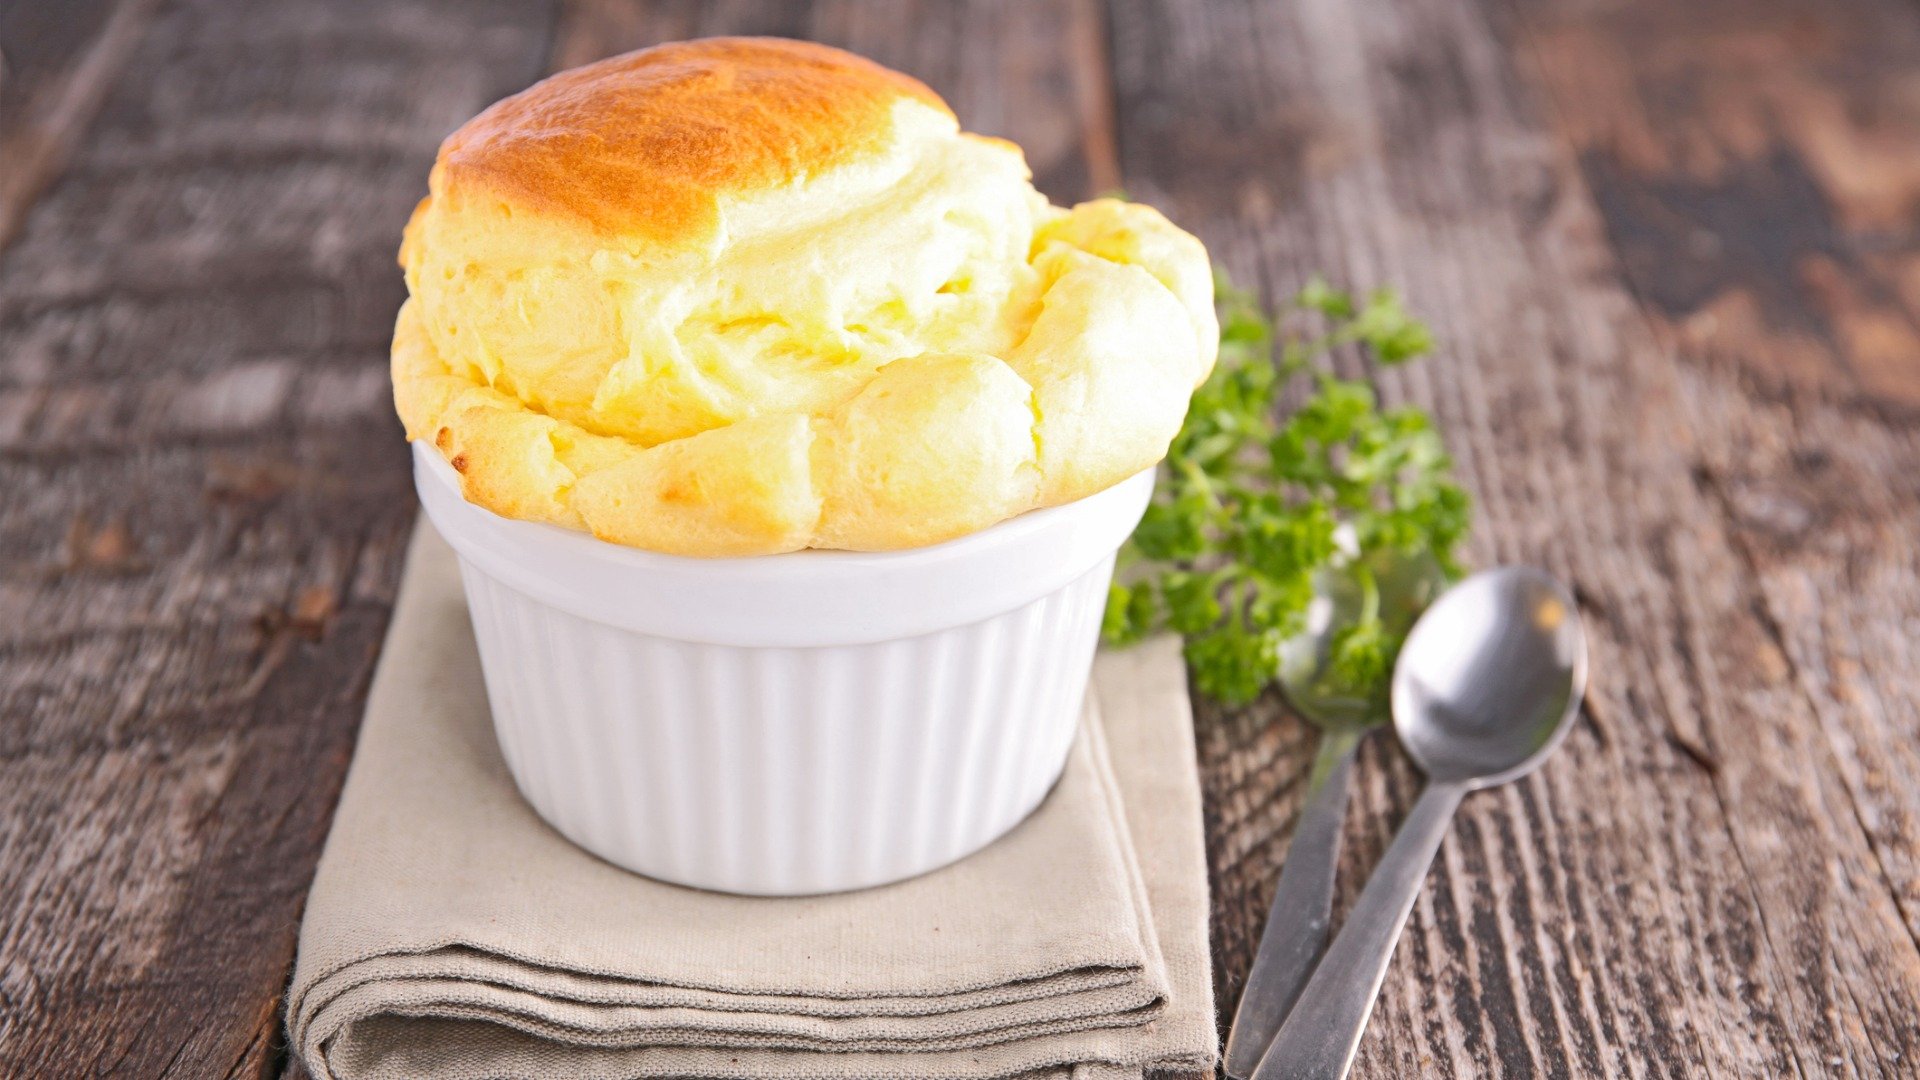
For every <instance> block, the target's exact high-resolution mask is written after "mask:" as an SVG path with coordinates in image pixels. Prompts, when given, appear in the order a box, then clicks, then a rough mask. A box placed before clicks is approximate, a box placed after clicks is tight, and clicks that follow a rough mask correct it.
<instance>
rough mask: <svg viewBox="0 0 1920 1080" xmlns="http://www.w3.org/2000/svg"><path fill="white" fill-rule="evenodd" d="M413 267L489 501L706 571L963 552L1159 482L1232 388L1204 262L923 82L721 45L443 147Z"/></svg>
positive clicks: (477, 486)
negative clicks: (731, 563) (1044, 178)
mask: <svg viewBox="0 0 1920 1080" xmlns="http://www.w3.org/2000/svg"><path fill="white" fill-rule="evenodd" d="M429 189H430V194H429V195H428V197H427V198H426V199H424V200H422V201H421V203H420V206H419V208H418V209H417V210H416V211H415V212H414V215H413V219H412V220H411V221H410V222H408V224H407V229H406V236H405V239H404V241H403V243H402V244H401V248H400V263H401V265H402V266H403V267H405V269H406V278H407V289H408V292H409V293H410V294H411V297H410V299H409V300H408V301H407V302H406V304H405V305H404V306H403V307H402V308H401V309H400V318H399V323H398V325H397V326H396V327H395V328H394V338H393V386H394V400H395V404H396V406H397V408H398V410H399V413H400V418H401V420H402V422H403V423H404V424H405V425H406V430H407V437H408V438H409V439H416V440H427V441H429V442H431V444H432V445H433V446H434V447H436V448H437V449H438V450H439V451H440V453H441V454H442V455H444V456H445V457H446V459H447V460H448V461H449V462H451V463H452V465H453V467H454V468H455V469H456V470H457V471H458V472H459V474H460V482H461V488H462V491H463V493H464V495H465V496H466V498H467V499H468V500H469V501H471V502H473V503H476V504H478V505H480V506H484V507H486V508H487V509H490V510H492V511H494V512H496V513H499V514H502V515H505V516H508V517H514V518H523V519H527V520H531V521H541V522H550V523H553V524H556V525H563V526H567V527H570V528H575V529H584V530H587V531H589V532H591V533H592V534H593V535H595V536H597V537H599V538H601V539H603V540H609V541H612V542H614V543H618V544H626V545H629V546H632V547H637V548H645V549H648V550H652V551H660V552H668V553H672V554H679V555H698V556H736V555H759V554H771V553H775V552H784V551H795V550H798V549H801V548H808V547H814V548H847V549H856V550H887V549H894V548H906V547H914V546H918V545H923V544H931V543H936V542H939V541H942V540H948V539H952V538H954V537H957V536H962V535H964V534H967V533H970V532H974V531H976V530H979V529H983V528H985V527H987V526H989V525H993V524H995V523H997V522H999V521H1003V520H1005V519H1007V518H1009V517H1012V516H1014V515H1016V514H1020V513H1023V512H1025V511H1027V510H1032V509H1035V508H1037V507H1042V506H1053V505H1057V504H1060V503H1065V502H1070V501H1072V500H1075V499H1079V498H1082V497H1084V496H1087V495H1090V494H1093V493H1094V492H1097V491H1100V490H1102V489H1103V488H1106V487H1109V486H1111V485H1113V484H1115V483H1118V482H1119V481H1121V480H1124V479H1126V478H1127V477H1129V476H1132V475H1134V474H1135V473H1138V472H1140V471H1141V470H1143V469H1146V468H1148V467H1150V466H1152V465H1153V464H1154V463H1155V462H1157V461H1159V460H1160V458H1161V457H1162V455H1164V454H1165V453H1166V449H1167V444H1168V443H1169V442H1170V441H1171V440H1172V438H1173V436H1174V434H1175V433H1176V432H1177V431H1178V430H1179V427H1180V423H1181V420H1182V418H1183V417H1184V416H1185V413H1186V408H1187V399H1188V396H1189V395H1190V394H1191V392H1192V390H1193V388H1194V387H1195V386H1196V385H1198V384H1199V383H1200V382H1201V381H1202V380H1203V379H1205V378H1206V375H1207V373H1208V371H1209V370H1211V368H1212V366H1213V361H1214V354H1215V351H1216V349H1217V347H1218V341H1219V333H1218V326H1217V323H1216V320H1215V316H1214V311H1213V279H1212V274H1211V270H1210V266H1209V263H1208V259H1207V254H1206V251H1205V250H1204V249H1203V248H1202V247H1201V245H1200V242H1199V241H1198V240H1196V239H1194V238H1193V237H1192V236H1190V235H1188V234H1187V233H1185V232H1183V231H1181V230H1180V229H1178V228H1176V227H1175V226H1174V225H1172V224H1171V223H1169V222H1168V221H1167V220H1166V218H1164V217H1162V216H1161V215H1160V214H1159V213H1158V212H1157V211H1155V210H1153V209H1151V208H1149V207H1146V206H1141V205H1138V204H1134V203H1126V202H1120V201H1116V200H1111V199H1102V200H1098V201H1095V202H1089V203H1083V204H1081V205H1079V206H1076V207H1074V208H1073V209H1072V210H1063V209H1061V208H1058V207H1055V206H1051V205H1049V204H1048V203H1047V200H1046V199H1045V197H1043V196H1041V195H1040V194H1039V193H1038V192H1036V191H1035V190H1034V189H1033V185H1032V183H1031V180H1030V176H1029V172H1028V169H1027V165H1026V161H1025V159H1024V157H1023V156H1022V155H1021V152H1020V149H1019V148H1018V147H1016V146H1014V145H1013V144H1011V143H1008V142H1005V141H1003V140H999V139H993V138H987V137H983V136H979V135H973V134H970V133H967V132H963V131H961V130H960V127H959V124H958V122H957V121H956V120H955V118H954V115H953V113H952V111H951V110H949V109H948V108H947V106H946V104H945V103H944V102H943V101H941V100H940V98H939V96H938V95H936V94H934V93H933V91H931V90H929V89H928V88H927V87H925V86H923V85H921V84H920V83H918V82H916V81H914V80H913V79H910V78H908V77H906V76H904V75H901V74H899V73H897V72H893V71H889V70H887V69H886V68H883V67H880V66H879V65H877V64H873V63H871V62H869V61H866V60H863V59H861V58H859V57H856V56H853V55H851V54H849V53H845V52H841V51H840V50H837V49H832V48H827V47H825V46H821V45H813V44H806V43H802V42H796V41H785V40H780V39H772V38H712V39H707V40H701V41H689V42H681V43H678V44H671V45H663V46H660V47H657V48H652V49H645V50H642V51H640V52H635V53H628V54H626V55H624V56H617V57H614V58H612V59H609V60H604V61H601V62H599V63H595V64H590V65H587V66H586V67H581V68H576V69H574V70H572V71H567V72H563V73H561V74H559V75H556V76H554V77H553V78H550V79H548V80H546V81H545V82H542V83H539V84H537V85H535V86H533V87H532V88H530V89H528V90H526V91H524V92H522V93H520V94H517V95H515V96H513V97H510V98H507V99H506V100H504V101H501V102H499V103H498V104H496V105H494V106H493V107H491V108H489V109H488V110H486V111H485V112H483V113H481V114H480V115H479V116H477V117H475V118H474V119H473V120H471V121H469V122H468V123H467V124H466V126H464V127H462V128H461V129H460V130H459V131H456V132H454V134H453V135H452V136H451V137H449V138H448V139H447V141H446V142H445V143H444V144H443V145H442V146H441V148H440V154H439V158H438V160H436V161H435V163H434V167H433V173H432V176H431V178H430V182H429Z"/></svg>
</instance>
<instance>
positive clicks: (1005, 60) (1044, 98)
mask: <svg viewBox="0 0 1920 1080" xmlns="http://www.w3.org/2000/svg"><path fill="white" fill-rule="evenodd" d="M1105 29H1106V28H1105V19H1104V11H1103V9H1102V8H1101V6H1100V5H1099V3H1098V2H1097V0H1050V2H1046V3H1006V2H1004V0H959V2H956V0H882V2H878V3H876V2H874V0H817V2H807V0H721V2H718V3H706V2H700V0H660V2H646V0H574V2H572V3H570V4H568V6H567V11H566V16H565V18H564V19H563V20H562V26H561V30H560V32H559V34H558V37H557V40H556V43H555V52H554V67H555V68H556V69H557V68H566V67H573V66H575V65H577V64H584V63H587V62H588V61H591V60H597V59H599V58H601V57H603V56H611V55H613V54H615V53H621V52H626V51H628V50H630V49H638V48H644V47H646V46H648V45H655V44H658V43H660V42H662V41H676V40H680V39H682V38H689V37H704V36H708V35H713V34H772V35H777V36H781V37H798V38H807V39H810V40H815V41H822V42H825V43H827V44H829V45H835V46H838V47H840V48H843V49H850V50H852V51H853V52H856V53H859V54H860V55H862V56H867V57H870V58H872V59H874V60H877V61H879V62H880V63H882V64H885V65H887V66H888V67H893V68H898V69H900V70H902V71H906V72H909V73H911V74H912V75H913V76H914V77H916V78H918V79H920V80H921V81H922V82H925V83H926V84H927V85H929V86H931V87H933V89H934V90H935V91H936V92H937V93H939V94H940V95H941V96H942V97H944V98H946V99H947V101H948V103H949V104H950V105H952V106H953V109H954V111H955V112H956V113H958V114H959V117H960V122H961V124H962V126H964V127H965V128H967V129H968V130H969V131H978V132H981V133H983V134H987V135H997V136H999V137H1001V138H1004V139H1011V140H1013V141H1014V142H1016V143H1019V144H1020V146H1021V147H1022V148H1023V149H1024V150H1025V151H1026V154H1027V163H1028V164H1029V165H1030V166H1032V168H1033V174H1034V183H1035V185H1036V186H1038V187H1039V188H1040V190H1042V191H1044V192H1046V193H1047V195H1048V196H1050V197H1051V198H1053V200H1054V201H1056V202H1066V203H1073V202H1078V201H1080V200H1083V199H1087V198H1091V197H1092V196H1094V195H1097V194H1101V193H1104V192H1109V191H1112V190H1114V189H1115V188H1117V187H1118V186H1119V172H1118V165H1117V161H1116V159H1115V157H1114V134H1113V114H1112V94H1111V87H1110V80H1109V77H1108V73H1107V70H1106V32H1105Z"/></svg>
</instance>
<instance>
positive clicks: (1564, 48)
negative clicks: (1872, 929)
mask: <svg viewBox="0 0 1920 1080" xmlns="http://www.w3.org/2000/svg"><path fill="white" fill-rule="evenodd" d="M1524 10H1525V13H1526V18H1525V19H1524V21H1523V26H1524V27H1525V29H1526V33H1525V35H1524V38H1523V40H1524V42H1525V43H1526V44H1527V45H1528V50H1527V54H1526V55H1529V56H1531V57H1532V58H1534V60H1535V61H1536V66H1535V68H1534V69H1533V77H1534V78H1535V79H1536V80H1537V81H1538V82H1539V83H1540V84H1541V85H1542V86H1544V87H1545V88H1546V89H1547V91H1548V92H1549V93H1550V94H1551V96H1552V99H1553V101H1554V103H1555V105H1556V108H1555V110H1554V113H1553V116H1554V119H1555V122H1556V124H1557V126H1558V127H1559V129H1560V131H1561V132H1562V135H1563V137H1564V138H1565V139H1566V140H1567V142H1568V143H1569V144H1570V145H1571V147H1572V149H1573V150H1574V151H1575V152H1576V153H1577V154H1578V155H1579V160H1580V163H1581V169H1582V172H1583V174H1584V175H1585V177H1586V180H1587V183H1588V185H1589V186H1590V187H1591V188H1592V189H1593V190H1594V192H1595V195H1596V201H1597V203H1598V205H1599V207H1600V210H1601V213H1602V217H1603V219H1604V221H1605V223H1606V227H1607V232H1608V235H1609V237H1610V238H1612V240H1613V242H1614V245H1615V247H1616V248H1617V249H1618V250H1619V251H1620V252H1621V261H1622V265H1623V266H1624V268H1625V271H1626V274H1627V277H1628V279H1629V281H1630V282H1631V283H1632V285H1633V287H1634V290H1635V292H1636V294H1637V295H1638V296H1639V297H1640V299H1641V300H1642V303H1643V307H1644V308H1645V309H1646V310H1647V312H1648V315H1649V319H1650V321H1651V322H1652V324H1653V326H1654V330H1655V332H1656V334H1657V335H1658V336H1659V338H1660V339H1661V341H1662V342H1663V343H1664V344H1666V345H1667V347H1668V348H1670V349H1671V350H1672V351H1673V352H1674V353H1675V354H1676V355H1677V356H1678V357H1679V358H1680V361H1681V363H1680V365H1679V376H1680V378H1679V384H1680V387H1681V389H1682V392H1683V394H1684V396H1685V399H1686V400H1687V402H1688V404H1689V406H1690V407H1691V409H1692V410H1693V412H1694V414H1695V415H1696V416H1698V417H1699V418H1700V419H1701V425H1700V428H1699V430H1698V431H1697V433H1696V435H1695V442H1696V443H1697V444H1698V447H1699V462H1698V471H1697V482H1698V485H1699V487H1700V488H1701V490H1702V493H1703V495H1705V496H1706V497H1707V498H1708V499H1709V500H1710V501H1711V502H1713V503H1714V504H1715V505H1716V506H1717V507H1718V509H1719V510H1720V511H1721V513H1722V515H1723V517H1724V519H1725V520H1726V522H1727V527H1728V533H1729V536H1730V538H1731V539H1732V541H1733V550H1734V552H1735V553H1736V554H1737V555H1738V556H1739V557H1740V558H1741V559H1742V560H1743V561H1744V562H1745V564H1746V566H1747V569H1748V571H1749V573H1750V574H1751V575H1752V576H1753V578H1754V579H1755V581H1756V583H1757V584H1758V587H1759V588H1758V593H1757V595H1756V596H1755V597H1754V600H1753V602H1754V603H1755V604H1756V605H1758V606H1759V608H1760V614H1761V616H1762V619H1763V621H1764V623H1765V625H1766V627H1767V630H1768V632H1769V634H1770V635H1771V636H1772V637H1773V639H1774V644H1775V646H1776V647H1777V648H1778V649H1779V660H1780V662H1781V663H1782V664H1784V665H1785V670H1786V672H1787V674H1788V675H1789V676H1790V680H1789V681H1790V682H1791V683H1792V684H1793V685H1794V687H1795V688H1796V689H1797V690H1798V692H1799V693H1801V694H1804V695H1805V697H1806V699H1807V703H1808V705H1809V706H1810V707H1811V708H1812V709H1813V711H1814V713H1815V715H1816V716H1817V717H1818V720H1819V728H1820V730H1818V731H1812V730H1810V731H1809V732H1808V736H1809V737H1816V736H1821V735H1824V738H1825V739H1826V740H1827V741H1830V742H1831V743H1832V744H1833V745H1834V746H1835V748H1836V751H1835V764H1836V766H1837V767H1838V768H1839V770H1840V774H1841V776H1842V777H1843V778H1844V780H1845V783H1846V793H1847V795H1848V801H1847V803H1846V804H1843V805H1842V806H1840V807H1839V808H1838V809H1840V810H1841V811H1843V812H1849V813H1852V814H1854V815H1855V816H1857V817H1858V818H1859V820H1860V822H1861V826H1862V828H1864V829H1865V830H1866V832H1867V835H1868V837H1869V839H1870V840H1871V842H1872V844H1873V851H1874V855H1875V856H1876V857H1877V860H1878V863H1879V866H1878V868H1877V869H1878V872H1879V873H1880V874H1881V875H1883V876H1884V878H1885V880H1886V882H1887V884H1888V886H1889V887H1890V888H1891V890H1892V892H1893V894H1894V896H1895V899H1896V902H1897V903H1898V904H1899V906H1900V909H1901V912H1902V914H1903V916H1904V918H1905V922H1906V925H1907V929H1908V931H1909V933H1912V934H1914V935H1916V936H1917V937H1920V784H1916V783H1915V780H1914V778H1915V777H1920V737H1917V736H1920V712H1917V711H1916V707H1915V704H1914V695H1913V686H1914V679H1915V675H1916V672H1920V658H1916V656H1915V654H1914V651H1913V644H1912V633H1911V629H1910V628H1911V626H1912V619H1913V612H1914V609H1915V607H1916V596H1917V595H1920V582H1917V581H1916V566H1915V552H1916V551H1920V518H1917V517H1916V514H1915V506H1916V504H1917V503H1920V443H1917V442H1916V439H1915V434H1914V433H1915V426H1916V421H1920V330H1917V329H1916V328H1917V327H1920V225H1917V224H1916V220H1915V217H1914V214H1913V210H1914V208H1915V207H1916V206H1920V140H1917V139H1916V138H1915V136H1914V133H1915V132H1916V131H1920V103H1916V102H1915V100H1914V98H1913V96H1912V95H1911V93H1909V92H1908V91H1907V88H1908V87H1910V86H1911V84H1912V78H1913V75H1912V71H1913V57H1914V56H1915V55H1920V14H1916V12H1915V10H1914V8H1913V7H1912V6H1911V5H1907V4H1899V3H1885V2H1880V0H1863V2H1859V3H1852V4H1839V5H1836V4H1815V3H1805V2H1798V3H1785V4H1772V5H1765V6H1760V7H1755V6H1753V5H1745V4H1742V5H1733V4H1712V3H1708V4H1688V5H1685V6H1678V7H1650V8H1648V9H1646V10H1644V11H1642V12H1639V13H1638V14H1637V16H1636V17H1634V18H1631V19H1629V18H1623V17H1622V13H1620V12H1615V11H1610V10H1607V9H1604V8H1601V9H1597V10H1596V9H1593V8H1592V7H1590V6H1589V5H1586V4H1581V3H1539V4H1531V5H1528V7H1526V8H1525V9H1524ZM1574 56H1578V57H1580V58H1581V61H1582V62H1581V63H1579V64H1577V65H1575V64H1570V63H1568V60H1569V59H1570V58H1571V57H1574ZM1675 100H1684V101H1688V102H1691V103H1693V105H1692V107H1689V108H1685V109H1673V108H1661V107H1656V105H1655V103H1662V102H1672V101H1675ZM1660 252H1666V253H1669V254H1668V255H1667V256H1666V257H1664V258H1663V257H1659V255H1658V253H1660Z"/></svg>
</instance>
